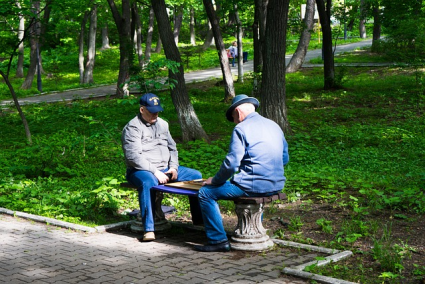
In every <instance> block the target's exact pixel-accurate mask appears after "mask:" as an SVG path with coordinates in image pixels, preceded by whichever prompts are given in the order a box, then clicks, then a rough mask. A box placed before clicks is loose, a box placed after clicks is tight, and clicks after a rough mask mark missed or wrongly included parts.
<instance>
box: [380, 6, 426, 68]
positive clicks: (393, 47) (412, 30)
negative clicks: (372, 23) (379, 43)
mask: <svg viewBox="0 0 426 284" xmlns="http://www.w3.org/2000/svg"><path fill="white" fill-rule="evenodd" d="M381 4H382V5H383V6H384V9H383V18H382V25H383V32H384V33H385V34H386V35H387V36H386V39H385V40H384V41H383V45H384V49H383V51H384V52H386V53H387V54H388V55H389V56H392V57H393V58H395V59H397V60H398V59H399V60H403V61H405V62H413V61H414V62H416V63H424V57H425V5H424V1H418V0H407V1H403V2H401V1H398V0H383V1H382V3H381Z"/></svg>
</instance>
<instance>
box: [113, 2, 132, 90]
mask: <svg viewBox="0 0 426 284" xmlns="http://www.w3.org/2000/svg"><path fill="white" fill-rule="evenodd" d="M107 1H108V4H109V7H110V8H111V12H112V15H113V17H114V21H115V25H116V26H117V30H118V35H119V41H120V67H119V72H118V80H117V95H118V96H123V94H124V93H123V85H124V83H125V82H126V80H127V79H128V77H129V69H130V57H131V53H132V40H131V38H130V31H131V27H130V20H131V16H130V15H131V13H130V0H122V3H121V14H120V12H119V11H118V9H117V6H116V5H115V2H114V0H107Z"/></svg>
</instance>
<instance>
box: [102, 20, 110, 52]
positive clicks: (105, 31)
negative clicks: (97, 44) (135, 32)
mask: <svg viewBox="0 0 426 284" xmlns="http://www.w3.org/2000/svg"><path fill="white" fill-rule="evenodd" d="M101 34H102V35H101V36H102V47H101V50H105V49H110V48H111V46H110V45H109V38H108V24H106V23H105V26H104V27H103V28H102V32H101Z"/></svg>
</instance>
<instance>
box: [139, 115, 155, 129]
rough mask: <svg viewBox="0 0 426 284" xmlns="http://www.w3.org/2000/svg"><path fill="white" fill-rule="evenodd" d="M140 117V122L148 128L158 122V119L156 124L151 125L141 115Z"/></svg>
mask: <svg viewBox="0 0 426 284" xmlns="http://www.w3.org/2000/svg"><path fill="white" fill-rule="evenodd" d="M138 117H139V119H140V121H142V123H143V124H145V125H146V126H147V127H149V126H152V125H155V123H157V121H158V118H157V121H155V122H154V123H149V122H148V121H146V120H145V119H143V117H142V114H141V113H139V114H138Z"/></svg>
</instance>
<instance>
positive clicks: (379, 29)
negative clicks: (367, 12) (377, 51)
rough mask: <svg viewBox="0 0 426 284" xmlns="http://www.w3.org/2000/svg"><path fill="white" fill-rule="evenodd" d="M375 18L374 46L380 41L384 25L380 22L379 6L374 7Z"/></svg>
mask: <svg viewBox="0 0 426 284" xmlns="http://www.w3.org/2000/svg"><path fill="white" fill-rule="evenodd" d="M373 18H374V25H373V44H374V41H376V40H379V39H380V34H381V32H382V24H381V21H380V8H379V7H378V6H376V7H373Z"/></svg>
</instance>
